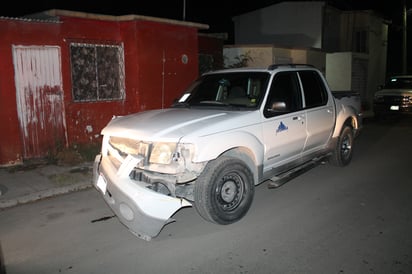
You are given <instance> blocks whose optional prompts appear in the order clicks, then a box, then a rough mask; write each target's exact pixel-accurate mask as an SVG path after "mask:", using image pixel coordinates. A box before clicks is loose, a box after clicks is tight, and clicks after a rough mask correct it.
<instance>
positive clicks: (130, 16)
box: [42, 9, 209, 29]
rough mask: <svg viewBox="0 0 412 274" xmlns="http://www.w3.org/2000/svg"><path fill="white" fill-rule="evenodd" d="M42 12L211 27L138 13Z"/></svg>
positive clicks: (202, 27) (199, 27)
mask: <svg viewBox="0 0 412 274" xmlns="http://www.w3.org/2000/svg"><path fill="white" fill-rule="evenodd" d="M42 13H43V14H46V15H48V16H53V17H59V16H67V17H77V18H84V19H93V20H106V21H135V20H145V21H153V22H159V23H166V24H173V25H180V26H186V27H193V28H197V29H209V25H207V24H201V23H194V22H188V21H179V20H174V19H167V18H159V17H152V16H145V15H137V14H128V15H119V16H114V15H106V14H96V13H87V12H80V11H71V10H60V9H51V10H46V11H43V12H42Z"/></svg>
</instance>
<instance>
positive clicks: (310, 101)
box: [299, 71, 328, 108]
mask: <svg viewBox="0 0 412 274" xmlns="http://www.w3.org/2000/svg"><path fill="white" fill-rule="evenodd" d="M299 76H300V80H301V81H302V86H303V94H304V95H305V104H306V108H312V107H318V106H323V105H325V104H326V103H327V102H328V93H327V92H326V90H325V85H324V84H323V82H322V79H321V78H320V76H319V74H318V73H317V72H315V71H299Z"/></svg>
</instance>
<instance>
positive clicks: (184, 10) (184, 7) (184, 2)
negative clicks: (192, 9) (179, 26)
mask: <svg viewBox="0 0 412 274" xmlns="http://www.w3.org/2000/svg"><path fill="white" fill-rule="evenodd" d="M183 21H186V0H183Z"/></svg>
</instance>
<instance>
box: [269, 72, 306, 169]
mask: <svg viewBox="0 0 412 274" xmlns="http://www.w3.org/2000/svg"><path fill="white" fill-rule="evenodd" d="M263 116H264V117H263V120H264V121H263V138H264V144H265V158H264V172H265V171H268V170H270V169H272V168H276V167H279V166H282V165H284V164H285V163H290V162H293V161H299V160H300V159H301V154H302V151H303V147H304V145H305V141H306V137H307V134H306V114H305V111H304V110H303V107H302V94H301V89H300V85H299V80H298V77H297V74H296V72H280V73H277V74H276V75H275V76H274V79H273V81H272V84H271V88H270V91H269V94H268V97H267V100H266V103H265V105H264V110H263Z"/></svg>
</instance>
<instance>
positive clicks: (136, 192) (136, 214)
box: [93, 155, 192, 241]
mask: <svg viewBox="0 0 412 274" xmlns="http://www.w3.org/2000/svg"><path fill="white" fill-rule="evenodd" d="M138 161H139V159H131V160H130V161H129V162H127V161H125V162H124V163H123V164H122V166H121V167H120V168H119V169H116V167H115V166H114V165H113V164H112V163H111V162H110V161H109V159H108V158H106V157H102V156H101V155H97V156H96V158H95V161H94V165H93V185H94V186H95V188H96V189H98V190H99V191H100V192H101V193H102V194H103V197H104V200H105V201H106V203H107V204H108V205H109V206H110V208H111V209H112V210H113V212H114V213H115V214H116V216H117V217H118V218H119V220H120V222H121V223H123V224H124V225H125V226H126V227H127V228H128V229H129V230H130V231H131V232H132V233H133V234H135V235H136V236H137V237H139V238H141V239H144V240H146V241H150V240H151V239H152V238H153V237H156V236H157V235H158V234H159V232H160V231H161V229H162V228H163V227H164V226H165V225H166V224H168V223H170V222H172V221H174V220H173V219H171V218H170V217H171V216H172V215H173V214H174V213H175V212H176V211H177V210H179V209H180V208H182V207H188V206H192V204H191V203H190V202H189V201H187V200H185V199H182V198H176V197H171V196H167V195H164V194H160V193H157V192H155V191H153V190H150V189H148V188H147V187H146V185H147V184H145V183H144V182H140V181H135V180H132V179H130V177H129V176H128V175H129V174H130V172H131V171H132V169H133V167H134V166H135V164H136V162H138Z"/></svg>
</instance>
